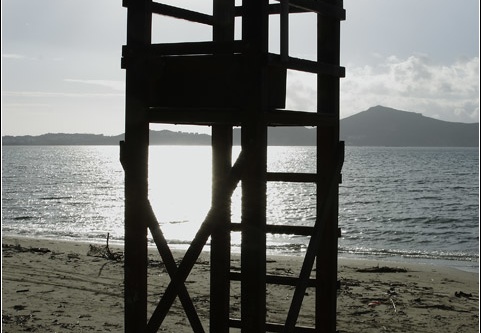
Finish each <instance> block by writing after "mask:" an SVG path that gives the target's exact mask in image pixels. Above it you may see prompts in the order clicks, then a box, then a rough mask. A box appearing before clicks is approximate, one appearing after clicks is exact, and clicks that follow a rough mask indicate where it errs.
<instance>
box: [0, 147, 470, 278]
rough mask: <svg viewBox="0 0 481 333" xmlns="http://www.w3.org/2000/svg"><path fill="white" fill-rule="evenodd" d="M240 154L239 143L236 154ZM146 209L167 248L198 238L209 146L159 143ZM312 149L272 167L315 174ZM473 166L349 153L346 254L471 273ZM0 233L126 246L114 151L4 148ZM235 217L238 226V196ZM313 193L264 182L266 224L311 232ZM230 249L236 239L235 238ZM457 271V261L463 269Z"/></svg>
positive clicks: (276, 158)
mask: <svg viewBox="0 0 481 333" xmlns="http://www.w3.org/2000/svg"><path fill="white" fill-rule="evenodd" d="M234 154H238V147H236V149H235V153H234ZM150 156H151V159H150V181H149V184H150V185H149V186H150V201H151V203H152V206H153V208H154V211H155V212H156V216H157V219H158V221H159V223H160V225H161V227H162V229H163V231H164V233H165V235H166V237H167V238H168V240H169V242H170V243H171V244H173V245H182V244H184V245H186V244H188V243H189V241H190V240H191V239H192V238H193V237H194V235H195V233H196V231H197V229H198V227H199V225H200V223H201V222H202V220H203V218H204V217H205V215H206V213H207V211H208V209H209V206H210V200H211V199H210V190H211V188H210V187H211V184H210V182H211V174H210V173H211V166H210V165H211V152H210V147H205V146H202V147H191V146H189V147H187V146H155V147H151V152H150ZM315 160H316V159H315V149H314V148H313V147H270V148H269V167H268V168H269V171H284V172H287V171H289V172H313V171H315V168H316V165H315ZM478 171H479V161H478V149H473V148H380V147H347V148H346V161H345V164H344V167H343V183H342V184H341V186H340V206H339V207H340V208H339V224H340V227H341V228H342V238H341V239H340V240H339V252H340V255H341V256H354V257H371V258H372V257H376V258H384V259H402V260H417V261H420V260H445V261H449V262H451V263H454V265H460V266H465V267H471V268H472V269H477V267H478V258H479V251H478V245H479V225H478V221H479V219H478V217H479V176H478ZM2 185H3V186H2V215H3V217H2V231H3V232H5V233H7V234H15V235H24V236H30V237H45V238H62V239H72V240H82V241H91V242H103V241H104V240H105V237H106V234H107V233H110V235H111V237H112V239H113V241H118V242H122V241H123V196H124V193H123V170H122V168H121V166H120V163H119V162H118V147H112V146H109V147H103V146H102V147H98V146H80V147H79V146H5V147H3V155H2ZM232 201H233V205H232V219H233V221H235V222H238V221H240V188H238V189H237V190H236V191H235V192H234V196H233V200H232ZM315 201H316V198H315V186H314V185H312V184H291V183H269V184H268V222H269V223H275V224H296V225H312V224H313V223H314V221H315ZM232 242H233V245H234V247H236V246H238V245H239V244H240V235H239V234H237V233H234V234H233V240H232ZM306 246H307V239H306V238H305V237H295V236H279V235H269V237H268V247H269V249H270V250H271V251H272V252H275V253H282V254H286V253H288V254H302V253H303V251H305V249H306ZM460 263H462V264H460Z"/></svg>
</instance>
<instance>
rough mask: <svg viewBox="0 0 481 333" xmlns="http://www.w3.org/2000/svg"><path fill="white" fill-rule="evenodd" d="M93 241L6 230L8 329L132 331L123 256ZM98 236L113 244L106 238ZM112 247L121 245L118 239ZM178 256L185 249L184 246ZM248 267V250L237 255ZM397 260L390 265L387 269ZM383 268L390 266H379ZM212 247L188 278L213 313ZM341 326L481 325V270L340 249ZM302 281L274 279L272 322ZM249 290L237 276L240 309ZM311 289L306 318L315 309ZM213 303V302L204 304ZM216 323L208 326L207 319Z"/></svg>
mask: <svg viewBox="0 0 481 333" xmlns="http://www.w3.org/2000/svg"><path fill="white" fill-rule="evenodd" d="M89 244H93V243H88V242H75V241H61V240H46V239H33V238H27V237H12V236H3V237H2V328H3V331H4V332H22V331H52V330H54V331H69V332H85V331H90V332H108V331H111V332H119V331H122V330H123V289H122V288H123V263H122V262H121V261H115V260H107V259H106V258H102V257H98V256H94V255H87V254H88V252H89ZM95 245H105V243H104V244H99V243H96V244H95ZM110 249H111V250H112V252H114V253H115V252H116V251H121V246H119V245H118V244H110ZM173 253H174V256H175V257H176V258H181V257H182V251H180V250H174V251H173ZM149 261H150V263H151V264H150V265H149V295H148V308H149V310H150V311H152V310H153V308H155V305H156V303H157V300H158V298H159V295H160V294H162V292H163V290H164V288H165V286H166V284H167V283H168V281H169V278H168V274H167V273H166V271H165V268H164V267H163V263H162V262H161V260H160V256H159V255H158V253H156V250H155V249H153V251H151V252H150V254H149ZM301 264H302V257H301V256H284V255H276V256H269V261H268V271H269V272H276V273H278V274H279V273H281V274H285V275H292V274H297V272H298V271H299V267H300V265H301ZM232 266H233V267H238V266H239V256H237V255H233V256H232ZM385 267H387V268H389V269H387V270H383V268H385ZM376 268H381V269H376ZM208 276H209V255H208V252H204V253H202V255H201V257H200V258H199V260H198V262H197V264H196V265H195V266H194V269H193V270H192V273H191V275H189V279H188V281H187V282H188V284H186V285H187V287H188V289H189V291H190V292H191V295H192V296H193V298H194V299H195V300H196V302H197V303H198V304H200V305H201V306H200V307H199V308H198V310H199V315H200V317H201V320H202V321H203V322H205V323H207V322H208V318H209V314H208V309H206V308H208V306H205V304H208V300H209V296H208V293H209V279H208ZM338 279H339V280H340V282H341V288H340V290H338V299H337V301H338V305H337V312H338V314H337V319H338V322H337V326H338V327H337V329H338V330H339V331H340V332H341V333H343V332H345V333H347V332H353V333H354V332H374V331H381V332H382V331H389V332H424V333H430V332H432V333H434V332H436V333H438V332H468V333H470V332H473V333H474V332H478V331H479V274H477V273H473V272H466V271H462V270H459V269H454V268H450V267H445V266H437V265H426V264H415V263H407V262H398V261H388V260H387V261H386V260H372V259H357V258H356V259H351V258H340V259H339V265H338ZM292 290H293V289H292V287H284V286H275V287H273V286H268V300H267V305H268V309H267V310H268V318H267V320H268V321H273V322H279V321H282V318H285V312H286V307H287V308H288V305H289V302H290V295H291V294H292ZM238 291H239V285H238V283H236V282H232V284H231V294H232V295H233V297H232V299H231V312H232V316H233V317H237V315H238V313H237V311H238V301H239V300H238V298H236V297H234V295H235V294H236V293H237V292H238ZM312 294H313V293H312V292H311V291H309V292H308V293H307V294H306V297H305V301H304V305H303V308H302V310H301V314H300V318H299V321H300V324H302V325H306V326H312V325H310V322H312V318H313V308H314V305H313V304H314V299H313V297H312V296H313V295H312ZM202 304H204V306H202ZM171 312H172V313H171V314H169V315H168V316H167V318H166V321H165V325H163V326H162V327H163V328H164V327H165V328H166V331H167V332H176V333H182V332H191V331H192V330H191V328H190V326H189V324H188V321H187V319H186V318H185V315H184V312H183V309H182V307H181V305H180V302H178V301H176V303H174V306H173V308H172V310H171ZM206 326H207V325H205V327H206Z"/></svg>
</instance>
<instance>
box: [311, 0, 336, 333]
mask: <svg viewBox="0 0 481 333" xmlns="http://www.w3.org/2000/svg"><path fill="white" fill-rule="evenodd" d="M326 2H329V3H332V5H335V6H342V0H341V1H339V0H327V1H326ZM317 20H318V23H317V24H318V32H317V34H318V37H317V38H318V40H317V61H318V62H320V63H328V64H331V65H335V66H338V65H339V62H340V58H339V52H340V51H339V50H340V22H339V19H337V18H332V17H327V16H323V15H318V18H317ZM317 94H318V95H317V105H318V112H323V113H330V114H333V115H335V119H337V122H338V123H337V125H336V126H333V127H329V128H323V127H318V129H317V147H318V148H317V152H318V154H317V172H318V174H319V175H320V180H321V181H320V182H319V184H318V187H317V188H318V189H317V191H318V193H317V202H318V205H317V207H318V209H319V202H320V200H322V197H323V196H325V195H327V194H326V192H325V191H326V190H327V188H328V184H329V182H330V181H331V179H326V177H328V175H329V172H328V171H329V170H333V168H334V166H335V164H337V163H338V160H337V156H339V155H338V154H339V151H338V150H339V97H340V93H339V78H338V77H335V76H329V75H321V74H319V75H318V76H317ZM336 176H337V175H336ZM331 195H332V196H333V198H332V201H331V202H332V205H331V207H330V211H329V212H328V218H327V219H326V220H325V221H320V222H321V223H325V224H327V226H326V228H325V229H324V230H325V233H323V236H322V239H321V240H320V244H319V252H318V254H317V260H316V274H317V284H316V329H318V330H319V331H321V330H322V332H326V333H335V332H336V307H337V306H336V304H337V288H336V287H337V245H338V242H337V237H338V202H339V198H338V196H339V193H338V188H337V187H336V190H335V191H334V193H332V194H331ZM320 215H321V212H319V211H318V212H317V216H320Z"/></svg>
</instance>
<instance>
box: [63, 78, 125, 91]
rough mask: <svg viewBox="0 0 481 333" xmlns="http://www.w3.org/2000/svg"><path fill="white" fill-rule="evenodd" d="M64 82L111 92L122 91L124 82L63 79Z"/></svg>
mask: <svg viewBox="0 0 481 333" xmlns="http://www.w3.org/2000/svg"><path fill="white" fill-rule="evenodd" d="M64 81H65V82H73V83H82V84H88V85H94V86H101V87H107V88H110V89H112V90H117V91H124V90H125V82H124V81H118V80H79V79H65V80H64Z"/></svg>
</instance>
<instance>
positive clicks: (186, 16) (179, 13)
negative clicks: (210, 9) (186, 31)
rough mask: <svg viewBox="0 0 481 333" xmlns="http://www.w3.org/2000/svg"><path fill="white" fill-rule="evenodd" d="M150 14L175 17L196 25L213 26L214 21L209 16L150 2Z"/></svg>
mask: <svg viewBox="0 0 481 333" xmlns="http://www.w3.org/2000/svg"><path fill="white" fill-rule="evenodd" d="M152 13H153V14H159V15H164V16H170V17H175V18H178V19H182V20H187V21H191V22H196V23H202V24H207V25H213V22H214V19H213V17H212V16H211V15H207V14H203V13H199V12H194V11H192V10H188V9H183V8H179V7H174V6H170V5H165V4H162V3H158V2H152Z"/></svg>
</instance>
